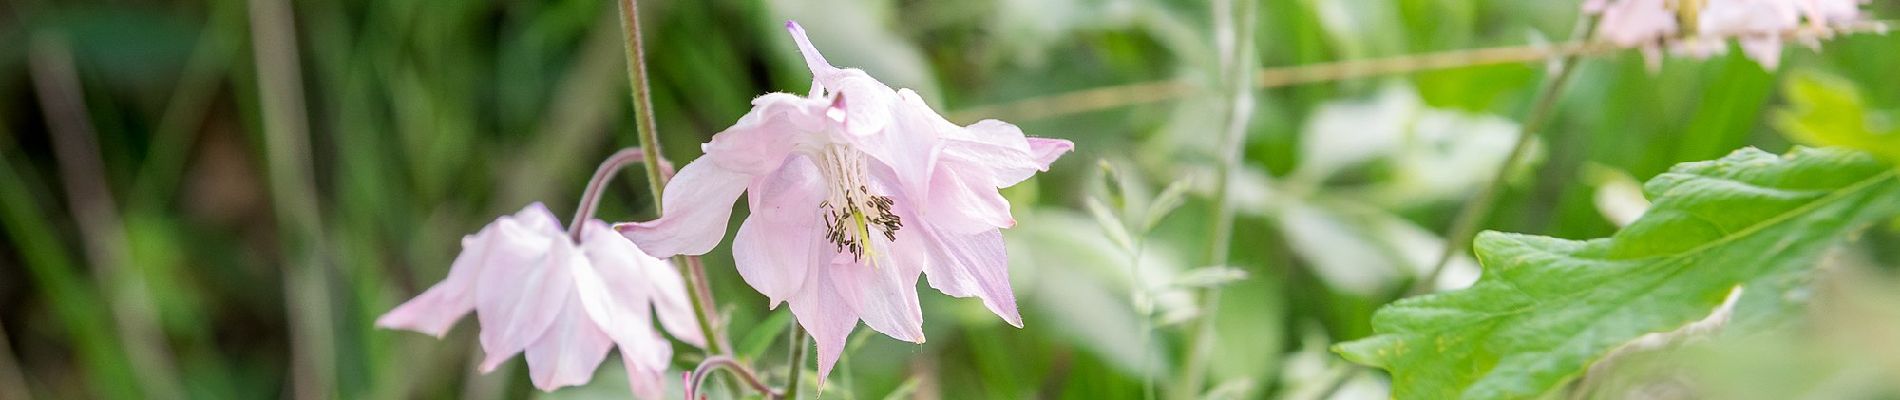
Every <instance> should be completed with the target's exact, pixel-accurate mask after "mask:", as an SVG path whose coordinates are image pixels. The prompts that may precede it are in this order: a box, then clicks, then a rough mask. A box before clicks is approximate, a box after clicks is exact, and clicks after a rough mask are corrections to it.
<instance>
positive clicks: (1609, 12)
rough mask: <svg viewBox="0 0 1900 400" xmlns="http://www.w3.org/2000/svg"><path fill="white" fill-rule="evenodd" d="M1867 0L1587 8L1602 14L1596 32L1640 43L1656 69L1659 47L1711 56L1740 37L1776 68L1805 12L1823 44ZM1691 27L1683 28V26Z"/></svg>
mask: <svg viewBox="0 0 1900 400" xmlns="http://www.w3.org/2000/svg"><path fill="white" fill-rule="evenodd" d="M1867 3H1868V1H1867V0H1700V1H1689V0H1588V1H1586V2H1584V5H1583V10H1584V12H1586V13H1592V14H1600V16H1601V19H1599V20H1598V22H1597V26H1596V29H1597V34H1598V36H1600V37H1602V38H1603V39H1604V40H1605V41H1608V42H1610V43H1613V44H1616V45H1618V46H1623V47H1637V48H1641V49H1642V51H1643V55H1644V56H1645V60H1646V61H1648V62H1649V63H1650V66H1651V68H1652V69H1654V68H1655V67H1656V66H1657V64H1656V63H1657V59H1658V56H1659V55H1660V49H1661V48H1663V47H1665V46H1666V47H1668V48H1669V49H1670V50H1672V51H1673V52H1674V53H1677V54H1683V55H1688V56H1691V57H1699V58H1701V57H1709V56H1712V55H1716V54H1721V53H1724V52H1727V51H1728V43H1727V40H1728V39H1735V40H1736V41H1737V42H1738V43H1739V44H1740V45H1741V48H1742V53H1743V55H1745V56H1747V57H1748V58H1749V59H1751V60H1754V61H1755V62H1756V63H1757V64H1761V66H1762V67H1763V68H1767V69H1771V70H1772V69H1775V68H1776V66H1778V65H1779V64H1780V61H1781V47H1782V42H1783V40H1784V37H1786V36H1788V35H1790V34H1791V33H1793V32H1795V30H1796V29H1797V28H1800V27H1801V22H1802V20H1803V19H1804V18H1805V19H1806V21H1807V24H1808V26H1811V27H1813V29H1814V31H1812V32H1806V33H1805V34H1803V35H1800V36H1801V37H1802V38H1803V41H1802V43H1803V44H1806V45H1807V46H1808V47H1813V48H1819V47H1820V41H1819V39H1820V38H1825V37H1827V35H1829V34H1831V31H1830V29H1834V28H1835V27H1837V26H1839V25H1840V24H1843V23H1848V22H1854V21H1858V20H1860V19H1861V18H1863V15H1862V12H1861V10H1860V7H1861V6H1862V5H1864V4H1867ZM1685 25H1686V26H1687V29H1689V30H1690V31H1689V32H1683V29H1684V26H1685Z"/></svg>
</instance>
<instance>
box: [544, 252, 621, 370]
mask: <svg viewBox="0 0 1900 400" xmlns="http://www.w3.org/2000/svg"><path fill="white" fill-rule="evenodd" d="M569 260H570V261H572V262H570V263H568V264H569V265H567V266H566V267H567V268H576V269H580V268H589V267H588V266H587V265H586V263H587V261H586V259H585V258H582V257H571V258H569ZM551 267H552V266H551ZM565 297H566V300H567V301H566V302H564V304H562V305H561V306H560V309H559V310H556V311H555V312H554V315H555V319H554V323H553V324H552V325H551V326H549V327H548V329H547V331H546V332H544V333H542V334H541V337H540V338H539V339H536V340H535V341H534V343H533V344H531V345H529V346H528V349H527V352H528V356H527V359H528V376H529V377H530V378H532V380H533V381H534V387H536V388H539V389H541V390H542V391H545V392H552V391H554V389H559V388H562V387H566V386H574V385H581V384H585V383H587V381H589V380H592V379H593V378H594V369H595V368H598V367H600V361H601V360H603V359H606V358H607V350H608V349H612V348H613V345H614V342H613V340H612V338H610V337H608V336H607V333H606V332H603V331H601V330H600V327H599V326H597V325H595V324H594V322H593V321H592V320H591V319H590V318H589V317H588V315H587V311H586V310H584V307H582V305H581V299H580V296H579V295H578V293H574V292H569V294H568V295H567V296H565Z"/></svg>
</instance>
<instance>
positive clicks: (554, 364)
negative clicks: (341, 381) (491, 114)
mask: <svg viewBox="0 0 1900 400" xmlns="http://www.w3.org/2000/svg"><path fill="white" fill-rule="evenodd" d="M581 238H582V239H581V242H580V243H578V244H576V243H575V242H574V240H573V239H572V238H570V237H568V235H567V233H566V232H563V231H562V230H561V224H560V222H559V221H558V220H556V219H555V217H554V214H552V213H549V212H548V209H547V207H544V206H542V205H541V203H535V204H532V205H529V206H528V207H527V208H524V209H522V210H521V211H520V212H517V213H515V214H514V215H512V216H504V217H501V218H500V219H497V220H495V222H493V223H489V224H488V226H486V227H482V230H481V231H479V232H476V233H475V234H474V235H471V236H468V237H464V238H462V254H460V255H457V256H456V257H455V261H454V263H453V264H451V266H450V267H449V276H448V278H446V279H443V280H442V282H441V283H437V284H436V285H435V286H434V287H430V288H429V290H428V291H425V292H423V293H422V294H421V295H418V296H416V298H414V299H410V300H409V301H408V302H406V303H403V304H402V305H400V306H397V307H396V309H394V310H390V311H389V313H388V314H383V316H382V317H380V318H377V319H376V326H379V327H383V328H392V329H405V330H411V331H416V332H422V333H427V334H430V335H434V336H436V337H438V338H439V337H442V334H443V333H445V332H447V331H448V329H449V327H451V326H454V325H455V321H456V320H459V319H461V318H462V316H463V315H465V314H468V313H469V311H474V312H475V317H476V319H477V320H479V321H480V322H481V327H482V331H481V343H482V351H483V352H484V353H486V354H485V356H484V357H483V359H482V364H481V370H482V372H488V371H491V370H494V369H495V367H497V366H499V365H501V363H502V362H503V361H507V360H508V359H509V358H512V357H514V355H515V354H516V353H521V352H523V351H526V352H527V353H528V356H527V358H528V373H529V375H531V376H532V377H533V380H534V386H535V387H537V388H540V389H541V390H545V391H552V390H554V389H557V388H560V387H564V386H570V385H579V384H583V383H587V381H588V380H589V379H591V378H592V377H593V375H594V368H595V367H597V366H598V365H599V364H600V361H601V360H602V359H604V358H606V356H607V350H608V349H610V348H613V347H614V346H615V345H616V344H617V345H619V346H620V359H621V361H623V362H624V363H625V364H626V366H627V377H628V383H629V385H630V386H632V387H633V390H634V392H635V393H637V394H639V395H640V396H641V397H643V398H658V397H660V396H662V393H661V390H662V385H663V383H662V382H663V381H662V380H661V379H662V374H663V373H664V371H665V370H666V367H667V363H668V361H669V360H671V359H672V357H673V348H672V345H671V344H669V343H668V342H667V341H666V339H665V338H662V337H660V335H659V334H658V333H657V332H656V331H655V330H654V328H653V322H652V321H653V314H654V311H655V310H657V314H659V319H660V324H661V325H663V326H665V328H666V330H667V331H668V332H671V333H672V334H673V337H675V338H678V339H679V340H681V341H684V342H687V343H690V344H693V345H695V346H703V345H704V344H705V340H704V339H703V338H701V337H700V334H699V331H698V329H697V328H698V325H695V323H696V322H695V320H694V319H693V314H692V310H691V309H690V308H688V307H689V303H688V302H687V299H686V288H685V285H684V284H683V283H682V281H681V279H680V276H679V273H678V272H677V271H674V270H673V268H672V267H671V266H670V265H669V264H667V263H666V262H665V261H661V260H659V259H656V258H653V257H652V256H648V255H646V254H645V253H643V252H641V251H640V249H639V248H637V247H634V245H633V243H631V242H628V241H627V240H626V239H624V238H621V237H620V235H616V234H614V232H613V231H612V230H611V229H610V228H608V226H607V224H606V223H605V222H601V221H599V220H589V221H587V222H586V223H585V226H583V227H582V232H581Z"/></svg>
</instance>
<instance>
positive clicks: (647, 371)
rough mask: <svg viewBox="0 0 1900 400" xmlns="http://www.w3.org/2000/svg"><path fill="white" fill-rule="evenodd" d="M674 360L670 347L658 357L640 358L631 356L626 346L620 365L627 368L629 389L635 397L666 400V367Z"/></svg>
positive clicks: (623, 347)
mask: <svg viewBox="0 0 1900 400" xmlns="http://www.w3.org/2000/svg"><path fill="white" fill-rule="evenodd" d="M655 339H657V338H655ZM672 359H673V354H672V349H671V348H670V347H669V348H666V353H665V354H660V355H658V357H652V356H648V357H639V356H633V355H630V354H629V353H628V352H627V349H626V346H625V345H622V346H621V349H620V363H621V364H622V365H624V366H626V367H627V387H628V388H629V389H632V390H633V395H634V397H636V398H641V399H648V400H653V399H661V398H665V397H666V365H667V363H668V362H669V361H671V360H672ZM654 360H658V361H657V362H655V361H654Z"/></svg>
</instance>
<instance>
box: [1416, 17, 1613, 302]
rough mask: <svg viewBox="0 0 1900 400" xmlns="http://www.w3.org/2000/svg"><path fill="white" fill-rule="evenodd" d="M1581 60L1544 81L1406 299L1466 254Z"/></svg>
mask: <svg viewBox="0 0 1900 400" xmlns="http://www.w3.org/2000/svg"><path fill="white" fill-rule="evenodd" d="M1595 27H1596V18H1595V17H1593V16H1589V15H1585V16H1583V17H1580V18H1578V19H1577V27H1576V28H1574V29H1573V30H1572V31H1571V38H1572V40H1580V39H1583V38H1587V37H1589V36H1590V32H1592V31H1594V29H1595ZM1580 59H1581V57H1578V56H1577V55H1574V54H1573V55H1569V56H1565V57H1564V59H1563V62H1562V63H1560V64H1558V66H1557V71H1556V73H1555V74H1553V75H1550V76H1549V78H1547V79H1545V81H1544V88H1543V89H1542V90H1540V91H1538V93H1537V100H1536V103H1534V104H1533V105H1532V106H1531V111H1530V114H1529V115H1527V116H1525V117H1524V126H1523V127H1520V128H1519V129H1518V131H1517V142H1516V143H1514V144H1512V145H1511V153H1510V155H1508V156H1505V157H1504V162H1501V163H1498V169H1497V172H1495V173H1493V174H1492V176H1491V182H1490V183H1488V184H1486V185H1485V186H1484V189H1482V190H1480V191H1479V192H1478V194H1477V195H1476V196H1474V197H1472V198H1471V200H1470V201H1467V202H1465V204H1464V206H1463V207H1460V208H1459V209H1458V215H1457V217H1454V218H1455V219H1453V220H1452V224H1451V230H1450V231H1448V232H1446V234H1445V251H1443V252H1440V253H1439V254H1438V260H1437V261H1436V262H1433V263H1432V268H1431V269H1430V270H1428V271H1427V272H1426V273H1425V275H1424V276H1421V277H1419V279H1418V280H1417V281H1413V282H1412V288H1411V290H1409V291H1408V292H1407V295H1419V294H1424V293H1430V292H1431V291H1432V289H1433V288H1434V287H1436V286H1437V282H1438V276H1439V275H1441V274H1443V273H1444V272H1445V265H1447V264H1450V263H1451V259H1452V257H1455V256H1457V255H1458V252H1460V251H1464V249H1465V243H1466V242H1468V241H1470V240H1471V236H1472V235H1473V234H1474V233H1475V232H1473V231H1476V230H1477V229H1478V224H1479V223H1481V222H1483V221H1484V217H1485V216H1488V215H1490V214H1491V207H1492V206H1493V205H1494V203H1497V197H1498V193H1499V192H1502V191H1504V185H1505V181H1506V180H1508V178H1510V172H1511V167H1512V166H1515V165H1517V164H1518V163H1519V162H1522V161H1523V159H1524V156H1525V154H1528V153H1530V148H1531V142H1532V139H1533V138H1536V137H1537V133H1538V132H1539V131H1542V130H1543V128H1544V125H1547V124H1549V123H1550V116H1551V115H1552V114H1553V112H1554V111H1555V110H1556V109H1557V99H1558V97H1559V96H1558V95H1559V94H1561V93H1562V92H1563V89H1564V86H1565V84H1567V83H1569V82H1570V76H1571V75H1574V72H1575V71H1576V69H1577V68H1576V67H1577V61H1578V60H1580Z"/></svg>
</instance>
